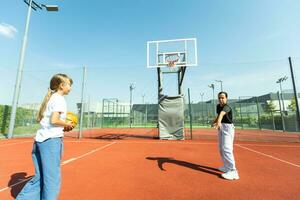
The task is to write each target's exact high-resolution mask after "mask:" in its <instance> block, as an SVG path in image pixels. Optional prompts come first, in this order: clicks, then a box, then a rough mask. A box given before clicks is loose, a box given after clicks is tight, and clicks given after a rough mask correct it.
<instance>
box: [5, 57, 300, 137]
mask: <svg viewBox="0 0 300 200" xmlns="http://www.w3.org/2000/svg"><path fill="white" fill-rule="evenodd" d="M293 64H294V69H295V71H294V74H295V80H296V81H295V85H296V86H298V85H299V84H298V82H297V80H298V76H300V71H299V69H300V59H299V58H295V59H293ZM232 65H233V67H232V68H233V69H235V70H236V71H237V72H238V73H233V72H231V74H230V77H229V78H228V79H225V78H223V87H224V88H225V91H227V92H228V93H229V105H230V106H231V107H232V110H233V115H234V123H235V126H236V127H237V128H241V129H270V130H281V131H289V132H294V131H299V127H298V126H297V125H298V123H297V117H296V116H297V115H296V111H297V109H296V101H295V98H294V90H293V85H292V79H291V76H290V71H289V64H288V62H287V60H279V61H272V62H271V61H270V62H267V63H266V62H261V63H250V64H249V63H247V64H239V65H241V66H247V67H246V68H245V69H241V68H238V67H235V65H236V64H234V63H233V64H232ZM249 65H250V67H249ZM207 66H210V64H207ZM223 66H224V65H221V67H219V66H218V65H215V66H214V68H215V70H222V67H223ZM207 68H209V67H207ZM251 68H252V69H251ZM272 69H276V70H274V71H272ZM105 70H107V71H106V74H105V76H104V77H102V78H106V79H105V80H99V76H100V75H99V74H101V73H102V72H103V71H105ZM123 70H128V69H126V68H124V69H123V68H114V69H110V70H108V69H107V68H105V69H103V68H99V69H98V68H87V74H86V80H85V81H83V76H84V70H83V67H76V68H60V69H58V68H57V69H32V70H25V71H24V74H23V78H22V86H21V94H20V97H19V103H18V105H19V106H18V109H17V115H16V119H15V126H14V130H13V135H14V137H17V136H24V135H34V134H35V132H36V130H37V129H38V128H39V124H38V123H37V122H36V120H35V119H36V114H37V112H38V109H39V106H40V103H41V101H42V99H43V98H44V95H45V94H46V92H47V89H48V87H49V80H50V78H51V77H52V76H53V74H56V73H58V72H59V73H65V74H68V75H69V76H70V77H72V78H73V81H74V84H73V86H72V91H71V93H70V94H69V95H68V96H66V101H67V104H68V110H70V111H73V112H74V113H77V114H78V116H79V117H80V114H81V109H83V112H82V113H83V115H82V127H81V129H82V130H84V129H96V128H129V127H132V128H156V127H157V119H158V105H157V85H156V84H155V83H156V82H157V77H156V72H155V71H152V72H151V73H150V74H151V77H150V76H149V77H150V78H149V79H147V78H145V80H143V81H141V82H138V83H136V88H135V89H134V90H133V91H132V92H133V102H132V105H130V101H129V97H130V90H129V85H130V83H131V82H134V81H132V80H133V78H134V77H128V76H122V73H123V72H125V71H123ZM139 70H140V69H139V68H138V69H135V73H139V74H144V73H145V72H144V71H139ZM196 70H198V71H200V70H199V69H196V68H193V69H189V70H188V71H187V73H186V75H185V76H186V77H185V81H184V85H185V89H184V91H186V90H187V88H190V90H191V102H188V98H187V96H188V95H187V92H186V94H185V104H186V106H185V112H184V115H185V118H184V119H185V127H186V128H187V129H189V128H190V126H192V127H193V128H203V127H210V126H211V123H212V121H213V120H214V118H215V116H216V113H215V107H216V105H217V100H216V99H217V98H216V96H217V92H218V91H220V90H218V89H217V86H216V85H217V84H218V83H217V82H215V80H214V79H221V78H222V77H220V76H218V75H216V76H215V74H213V75H212V74H210V75H209V72H207V74H208V75H203V76H200V75H199V74H197V73H198V71H196ZM0 71H1V73H2V75H3V79H1V83H2V81H5V84H6V85H7V87H2V86H3V84H4V83H3V84H1V85H2V86H1V90H2V94H7V95H6V96H7V98H6V99H9V100H7V101H5V102H6V103H1V105H0V126H1V127H0V128H1V129H0V131H1V133H2V134H0V135H2V137H5V136H7V133H8V126H9V120H10V114H11V104H10V100H11V99H12V94H13V88H14V83H13V80H14V79H6V77H11V76H12V75H13V73H12V70H10V71H9V70H7V69H5V70H3V69H1V68H0ZM120 72H121V73H120ZM147 72H148V71H147ZM224 73H225V72H224ZM195 74H196V75H197V76H198V75H199V77H200V78H201V80H199V81H198V79H199V78H198V79H195V78H194V75H195ZM224 76H225V75H224ZM285 76H287V77H288V78H287V80H284V81H283V82H279V83H278V81H279V79H280V78H281V77H285ZM266 77H267V78H266ZM175 78H176V77H175ZM117 79H118V81H115V80H117ZM282 80H283V79H282ZM211 82H214V84H215V86H214V88H213V89H214V90H213V93H211V92H212V90H211V88H209V87H207V85H208V84H209V83H211ZM100 83H101V84H100ZM125 83H126V84H125ZM176 84H177V82H176V80H175V81H174V82H169V80H168V79H164V84H163V85H164V89H165V91H166V90H167V88H168V87H171V86H172V87H173V88H175V92H174V93H176V92H177V91H176V89H177V87H176V86H177V85H176ZM281 84H282V85H281ZM279 86H280V87H279ZM204 88H206V89H204ZM253 91H255V92H253ZM201 92H204V93H205V95H204V98H200V95H199V94H200V93H201ZM298 92H299V91H298ZM253 93H256V94H257V95H255V96H252V95H251V96H248V95H249V94H253ZM211 94H213V95H211ZM120 96H121V97H123V98H120ZM137 96H140V97H139V98H141V97H142V98H141V99H140V100H139V99H138V97H137ZM108 97H111V98H108ZM124 97H125V98H124ZM127 97H128V98H127ZM202 97H203V96H202ZM299 97H300V96H299V95H298V98H299ZM1 99H4V98H3V96H1ZM141 100H142V101H141ZM189 103H190V106H189ZM79 129H80V125H78V126H77V127H76V130H79Z"/></svg>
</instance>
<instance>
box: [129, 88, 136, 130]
mask: <svg viewBox="0 0 300 200" xmlns="http://www.w3.org/2000/svg"><path fill="white" fill-rule="evenodd" d="M134 88H135V85H134V84H133V83H131V84H130V86H129V90H130V110H129V112H130V113H129V126H130V128H131V125H132V91H133V90H134Z"/></svg>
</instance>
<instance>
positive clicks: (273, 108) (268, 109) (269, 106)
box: [266, 100, 276, 114]
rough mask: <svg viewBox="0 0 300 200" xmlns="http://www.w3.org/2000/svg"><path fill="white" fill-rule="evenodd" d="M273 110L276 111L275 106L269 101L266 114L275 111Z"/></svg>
mask: <svg viewBox="0 0 300 200" xmlns="http://www.w3.org/2000/svg"><path fill="white" fill-rule="evenodd" d="M275 109H276V106H275V104H274V102H273V100H271V101H270V102H269V103H268V104H267V106H266V113H269V114H270V113H273V112H274V111H275Z"/></svg>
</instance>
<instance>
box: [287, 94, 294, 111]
mask: <svg viewBox="0 0 300 200" xmlns="http://www.w3.org/2000/svg"><path fill="white" fill-rule="evenodd" d="M288 109H290V110H292V111H294V112H296V99H295V97H294V98H293V99H292V100H291V103H290V104H289V106H288Z"/></svg>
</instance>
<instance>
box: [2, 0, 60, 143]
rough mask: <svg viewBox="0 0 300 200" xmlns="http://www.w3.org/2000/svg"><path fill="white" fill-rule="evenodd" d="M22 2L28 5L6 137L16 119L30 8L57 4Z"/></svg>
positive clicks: (52, 9)
mask: <svg viewBox="0 0 300 200" xmlns="http://www.w3.org/2000/svg"><path fill="white" fill-rule="evenodd" d="M24 2H25V3H26V4H27V5H28V11H27V17H26V24H25V32H24V37H23V43H22V48H21V53H20V59H19V67H18V72H17V77H16V83H15V88H14V96H13V102H12V110H11V115H10V120H9V129H8V138H12V136H13V131H14V126H15V119H16V113H17V107H18V101H19V96H20V90H21V81H22V74H23V67H24V58H25V52H26V46H27V36H28V29H29V22H30V16H31V9H33V10H35V11H36V10H37V9H40V10H42V9H43V7H44V8H46V10H47V11H58V6H56V5H44V4H38V3H36V2H35V1H33V0H24Z"/></svg>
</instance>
